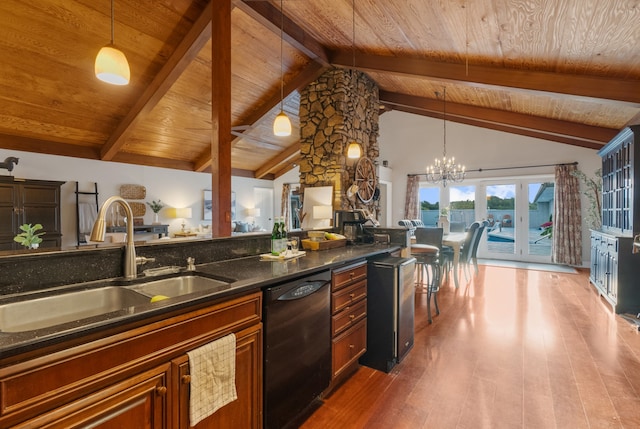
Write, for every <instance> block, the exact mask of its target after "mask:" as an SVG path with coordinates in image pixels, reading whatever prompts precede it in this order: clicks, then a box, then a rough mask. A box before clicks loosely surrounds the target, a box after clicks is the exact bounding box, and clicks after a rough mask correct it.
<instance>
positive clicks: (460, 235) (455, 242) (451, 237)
mask: <svg viewBox="0 0 640 429" xmlns="http://www.w3.org/2000/svg"><path fill="white" fill-rule="evenodd" d="M466 238H467V233H466V232H449V233H447V234H444V235H443V236H442V244H443V245H444V246H450V247H451V248H452V249H453V282H454V284H455V286H456V287H458V286H459V280H458V266H459V263H460V249H461V248H462V245H463V244H464V241H465V239H466Z"/></svg>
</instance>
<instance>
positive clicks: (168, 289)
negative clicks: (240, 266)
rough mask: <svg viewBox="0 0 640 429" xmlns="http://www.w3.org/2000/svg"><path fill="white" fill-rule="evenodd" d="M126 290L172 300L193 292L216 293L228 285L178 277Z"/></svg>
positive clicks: (208, 280) (188, 277)
mask: <svg viewBox="0 0 640 429" xmlns="http://www.w3.org/2000/svg"><path fill="white" fill-rule="evenodd" d="M126 288H127V289H130V290H133V291H136V292H138V293H141V294H144V295H146V296H148V297H153V296H156V295H164V296H167V297H169V298H174V297H177V296H181V295H187V294H190V293H195V292H218V291H221V290H225V289H229V283H228V282H225V281H221V280H215V279H211V278H208V277H200V276H180V277H170V278H166V279H159V280H153V281H150V282H146V283H142V284H138V285H133V286H127V287H126Z"/></svg>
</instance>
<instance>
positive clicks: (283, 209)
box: [280, 183, 291, 231]
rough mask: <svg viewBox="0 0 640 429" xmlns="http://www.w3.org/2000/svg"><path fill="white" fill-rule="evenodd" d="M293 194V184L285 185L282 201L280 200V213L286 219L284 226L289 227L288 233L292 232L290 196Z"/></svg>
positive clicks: (283, 186)
mask: <svg viewBox="0 0 640 429" xmlns="http://www.w3.org/2000/svg"><path fill="white" fill-rule="evenodd" d="M290 194H291V184H290V183H285V184H283V185H282V199H281V200H280V213H282V217H283V218H284V224H285V225H287V231H290V230H291V220H290V218H291V213H290V212H289V207H291V204H290V201H289V195H290Z"/></svg>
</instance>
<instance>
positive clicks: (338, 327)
mask: <svg viewBox="0 0 640 429" xmlns="http://www.w3.org/2000/svg"><path fill="white" fill-rule="evenodd" d="M365 317H367V300H366V298H365V299H363V300H362V301H358V302H357V303H355V304H353V305H351V306H347V307H345V308H344V310H342V311H340V312H339V313H338V314H336V315H335V316H333V317H332V318H331V336H332V337H334V336H336V335H338V334H339V333H340V332H343V331H345V330H347V329H349V328H350V327H351V326H353V325H354V324H355V323H358V322H359V321H360V320H362V319H363V318H365Z"/></svg>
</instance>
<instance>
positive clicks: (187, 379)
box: [182, 375, 191, 384]
mask: <svg viewBox="0 0 640 429" xmlns="http://www.w3.org/2000/svg"><path fill="white" fill-rule="evenodd" d="M189 383H191V376H190V375H183V376H182V384H189Z"/></svg>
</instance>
